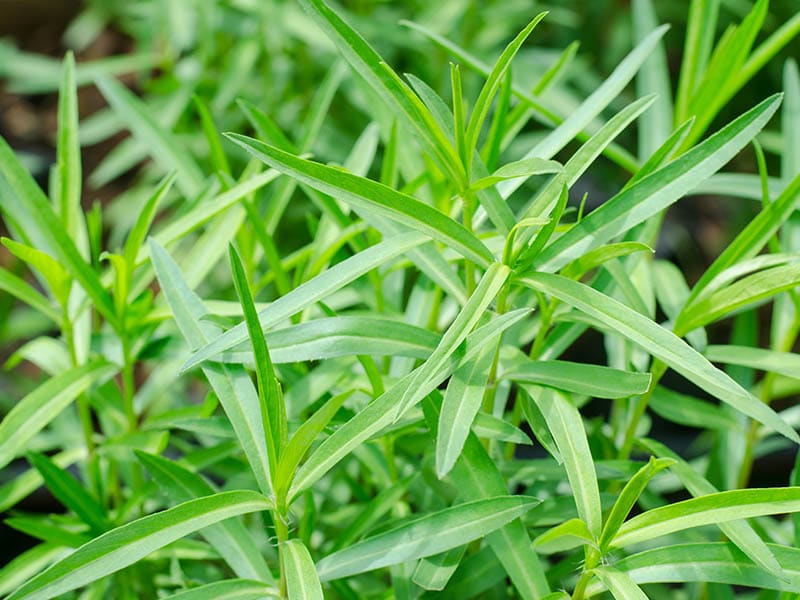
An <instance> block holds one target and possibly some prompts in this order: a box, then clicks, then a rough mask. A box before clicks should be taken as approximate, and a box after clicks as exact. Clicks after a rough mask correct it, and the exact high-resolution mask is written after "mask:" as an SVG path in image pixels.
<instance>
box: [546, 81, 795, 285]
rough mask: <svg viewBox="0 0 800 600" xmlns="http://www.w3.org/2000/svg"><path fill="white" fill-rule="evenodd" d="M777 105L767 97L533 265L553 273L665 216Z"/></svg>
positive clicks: (625, 194) (595, 215) (624, 194)
mask: <svg viewBox="0 0 800 600" xmlns="http://www.w3.org/2000/svg"><path fill="white" fill-rule="evenodd" d="M779 104H780V95H775V96H771V97H770V98H767V99H766V100H764V101H763V102H761V103H760V104H759V105H758V106H756V107H755V108H753V109H751V110H750V111H748V112H746V113H745V114H743V115H742V116H740V117H739V118H738V119H736V120H735V121H733V122H732V123H730V124H729V125H727V126H726V127H724V128H723V129H721V130H720V131H718V132H717V133H716V134H714V135H713V136H711V137H710V138H709V139H707V140H706V141H704V142H703V143H702V144H700V145H699V146H697V147H696V148H693V149H692V150H690V151H689V152H687V153H685V154H683V155H682V156H680V157H679V158H677V159H675V160H674V161H672V162H671V163H669V164H667V165H666V166H664V167H662V168H661V169H659V170H657V171H655V172H654V173H653V174H651V175H648V176H647V177H645V178H643V179H641V180H640V181H639V182H638V183H636V184H634V185H632V186H631V187H629V188H627V189H626V190H624V191H622V192H620V193H619V194H617V195H616V196H615V197H614V198H612V199H610V200H608V201H607V202H605V203H604V204H603V205H602V206H600V207H599V208H597V209H596V210H594V211H592V213H590V214H589V215H588V216H587V217H585V218H584V219H583V220H582V221H581V222H580V223H578V224H577V225H575V226H574V227H572V228H571V229H570V230H569V231H567V232H566V233H565V234H564V235H562V236H561V237H559V238H558V239H556V240H555V241H554V242H552V243H551V244H550V245H549V246H548V247H547V248H545V249H544V250H543V251H542V253H541V254H540V255H539V257H538V259H537V260H536V261H535V262H534V266H535V267H536V268H538V269H540V270H545V271H555V270H557V269H559V268H561V267H563V266H564V265H565V264H567V263H568V262H570V261H572V260H575V259H576V258H578V257H580V256H581V255H583V254H585V253H586V252H587V251H589V250H591V249H592V248H597V247H598V246H600V245H602V244H604V243H606V242H608V241H610V240H611V239H613V238H614V237H616V236H618V235H620V234H622V233H625V232H626V231H628V230H629V229H630V228H631V227H633V226H634V225H636V224H638V223H641V222H643V221H644V220H646V219H647V218H649V217H651V216H653V215H655V214H657V213H659V212H661V211H662V210H664V209H665V208H666V207H668V206H670V205H671V204H672V203H674V202H675V201H676V200H678V199H680V198H681V197H683V196H684V195H685V194H687V193H689V192H690V191H691V190H692V189H693V188H694V187H695V186H696V185H697V184H698V183H700V182H701V181H703V180H705V179H707V178H708V177H709V176H710V175H712V174H713V173H715V172H716V171H717V170H719V169H720V168H721V167H722V166H723V165H725V164H726V163H727V162H728V161H730V159H731V158H733V157H734V156H735V155H736V154H737V153H738V152H739V151H740V150H741V149H742V148H743V147H744V146H745V144H747V142H749V141H750V140H751V139H752V138H753V137H754V136H755V134H756V133H758V132H759V131H760V130H761V129H762V128H763V127H764V125H766V123H767V122H768V121H769V120H770V118H771V117H772V115H773V114H775V111H777V110H778V106H779Z"/></svg>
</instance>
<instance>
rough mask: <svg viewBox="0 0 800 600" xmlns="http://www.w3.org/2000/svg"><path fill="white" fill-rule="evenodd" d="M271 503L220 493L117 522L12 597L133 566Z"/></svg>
mask: <svg viewBox="0 0 800 600" xmlns="http://www.w3.org/2000/svg"><path fill="white" fill-rule="evenodd" d="M270 508H272V504H271V503H270V502H269V501H268V500H267V499H266V498H265V497H264V496H262V495H261V494H257V493H255V492H249V491H236V492H222V493H219V494H215V495H213V496H208V497H205V498H198V499H196V500H190V501H189V502H184V503H183V504H180V505H178V506H176V507H174V508H170V509H168V510H165V511H162V512H159V513H155V514H152V515H148V516H146V517H142V518H140V519H137V520H135V521H132V522H130V523H128V524H126V525H122V526H121V527H117V528H116V529H113V530H111V531H109V532H107V533H104V534H103V535H101V536H100V537H97V538H95V539H93V540H92V541H90V542H88V543H87V544H85V545H83V546H81V547H80V548H78V549H77V550H76V551H75V552H73V553H72V554H70V555H69V556H67V557H66V558H64V559H62V560H60V561H58V562H57V563H56V564H54V565H53V566H52V567H50V568H49V569H47V570H46V571H44V572H43V573H41V574H40V575H38V576H37V577H34V578H33V579H31V580H30V581H28V582H27V583H26V584H25V585H23V586H22V587H20V588H19V589H17V590H16V591H15V592H14V593H13V594H11V596H9V597H8V600H22V599H23V598H26V599H29V600H33V599H38V600H46V599H48V598H54V597H56V596H59V595H61V594H65V593H67V592H69V591H71V590H74V589H76V588H79V587H81V586H84V585H86V584H87V583H91V582H93V581H97V580H98V579H101V578H103V577H105V576H107V575H110V574H111V573H115V572H116V571H119V570H120V569H123V568H125V567H127V566H128V565H132V564H133V563H135V562H137V561H138V560H141V559H142V558H144V557H145V556H147V555H148V554H150V553H151V552H153V551H154V550H158V549H159V548H163V547H164V546H166V545H167V544H171V543H172V542H174V541H176V540H179V539H181V538H183V537H185V536H187V535H189V534H191V533H194V532H195V531H197V530H199V529H202V528H204V527H207V526H209V525H213V524H214V523H217V522H219V521H223V520H225V519H228V518H230V517H235V516H237V515H242V514H246V513H251V512H257V511H262V510H268V509H270Z"/></svg>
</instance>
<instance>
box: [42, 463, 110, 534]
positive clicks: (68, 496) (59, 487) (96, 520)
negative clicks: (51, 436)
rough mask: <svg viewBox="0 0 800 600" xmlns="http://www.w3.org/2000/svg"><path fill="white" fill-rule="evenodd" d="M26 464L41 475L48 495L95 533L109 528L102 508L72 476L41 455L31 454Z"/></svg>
mask: <svg viewBox="0 0 800 600" xmlns="http://www.w3.org/2000/svg"><path fill="white" fill-rule="evenodd" d="M28 462H30V463H31V465H33V466H34V467H35V468H36V470H37V471H39V473H40V474H41V475H42V479H43V481H44V484H45V485H46V486H47V489H48V490H50V493H52V494H53V496H55V498H56V499H57V500H58V501H59V502H61V504H63V505H64V506H66V507H67V508H68V509H70V510H71V511H72V512H74V513H75V514H76V515H78V517H80V518H81V520H82V521H83V522H84V523H86V524H87V525H89V527H91V529H92V530H93V531H94V532H95V533H102V532H103V531H106V530H107V529H110V528H111V523H110V522H109V520H108V518H107V517H106V514H105V511H104V510H103V507H102V506H100V504H99V503H98V502H97V500H95V499H94V498H93V497H92V496H91V495H90V494H89V492H87V491H86V489H85V488H84V487H83V485H82V484H81V482H79V481H78V480H77V479H76V478H75V477H74V476H73V475H71V474H70V473H69V472H68V471H66V470H65V469H62V468H61V467H59V466H58V465H56V464H55V463H54V462H53V461H52V460H50V459H49V458H47V457H46V456H45V455H43V454H39V453H37V452H31V453H29V454H28Z"/></svg>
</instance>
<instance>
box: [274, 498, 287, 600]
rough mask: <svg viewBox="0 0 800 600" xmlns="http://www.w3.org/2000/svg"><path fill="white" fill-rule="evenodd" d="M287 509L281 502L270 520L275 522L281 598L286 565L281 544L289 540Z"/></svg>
mask: <svg viewBox="0 0 800 600" xmlns="http://www.w3.org/2000/svg"><path fill="white" fill-rule="evenodd" d="M287 512H288V511H287V509H286V506H285V502H281V506H279V507H278V508H277V510H274V511H273V512H272V521H273V522H274V523H275V535H276V537H277V538H278V560H279V562H280V583H279V585H280V588H279V593H280V596H281V598H286V597H287V596H286V566H285V565H284V560H283V552H282V548H283V544H284V543H286V542H287V541H289V526H288V524H287V523H288V520H287V518H286V515H287Z"/></svg>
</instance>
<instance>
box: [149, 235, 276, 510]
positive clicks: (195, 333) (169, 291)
mask: <svg viewBox="0 0 800 600" xmlns="http://www.w3.org/2000/svg"><path fill="white" fill-rule="evenodd" d="M150 255H151V257H152V260H153V267H154V268H155V271H156V277H158V282H159V285H160V286H161V290H162V292H163V293H164V296H165V297H166V299H167V303H168V304H169V306H170V310H172V313H173V315H174V316H175V321H176V323H177V324H178V328H179V329H180V330H181V333H182V334H183V336H184V338H186V341H187V343H188V344H189V347H191V348H197V347H198V346H201V345H203V344H206V343H207V341H208V338H209V337H210V336H212V335H214V333H215V332H217V331H218V329H217V328H216V327H215V326H214V325H212V324H211V323H208V322H204V321H201V320H200V319H201V318H202V317H203V316H204V315H205V314H206V313H207V311H206V309H205V307H204V306H203V303H202V301H201V300H200V298H198V297H197V295H195V294H194V292H192V290H190V289H189V286H188V285H187V284H186V281H185V280H184V279H183V275H182V274H181V272H180V269H179V268H178V265H176V264H175V261H173V260H172V258H171V257H170V256H169V254H167V252H166V250H164V249H163V248H162V247H161V246H159V245H158V242H156V241H155V240H153V239H152V238H151V239H150ZM245 335H246V333H245ZM245 339H246V338H245ZM203 373H204V374H205V376H206V377H207V378H208V381H209V383H210V384H211V387H212V388H213V389H214V391H215V393H216V394H217V397H218V398H219V400H220V402H221V403H222V406H223V408H224V409H225V414H226V415H227V416H228V419H229V420H230V422H231V425H233V428H234V430H235V431H236V437H237V438H238V440H239V443H240V444H241V446H242V450H243V451H244V454H245V456H246V457H247V461H248V463H249V464H250V468H251V469H252V470H253V474H254V475H255V478H256V481H257V482H258V486H259V488H261V490H262V491H263V492H264V493H265V494H268V495H269V494H272V491H273V490H272V479H271V475H270V473H271V471H270V459H269V450H268V448H267V444H266V436H265V433H264V427H263V421H262V414H261V404H260V402H259V399H258V393H257V392H256V390H255V389H254V388H253V383H252V381H251V380H250V376H249V375H248V373H247V371H245V370H244V368H243V367H240V366H238V365H220V364H211V365H208V366H205V367H204V368H203Z"/></svg>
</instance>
